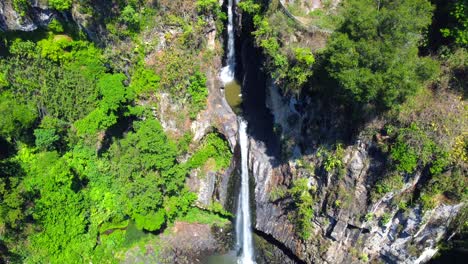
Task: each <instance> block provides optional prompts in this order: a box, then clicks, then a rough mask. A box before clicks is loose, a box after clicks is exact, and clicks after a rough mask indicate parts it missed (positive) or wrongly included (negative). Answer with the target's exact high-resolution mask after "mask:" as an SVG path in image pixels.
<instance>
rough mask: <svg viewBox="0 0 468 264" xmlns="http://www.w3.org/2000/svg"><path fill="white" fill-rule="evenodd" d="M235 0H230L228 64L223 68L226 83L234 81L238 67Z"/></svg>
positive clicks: (221, 75) (222, 75)
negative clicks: (235, 39)
mask: <svg viewBox="0 0 468 264" xmlns="http://www.w3.org/2000/svg"><path fill="white" fill-rule="evenodd" d="M233 1H237V0H229V2H228V26H227V31H228V43H227V58H226V66H224V67H223V68H222V69H221V74H220V77H221V80H222V81H223V83H224V84H227V83H230V82H232V81H234V74H235V67H236V53H235V52H236V51H235V47H234V21H233V20H234V18H233V16H234V11H233Z"/></svg>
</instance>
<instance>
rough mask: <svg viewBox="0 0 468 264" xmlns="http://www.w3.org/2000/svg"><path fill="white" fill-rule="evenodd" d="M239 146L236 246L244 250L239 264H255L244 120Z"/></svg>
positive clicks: (240, 127) (247, 139) (246, 137)
mask: <svg viewBox="0 0 468 264" xmlns="http://www.w3.org/2000/svg"><path fill="white" fill-rule="evenodd" d="M239 144H240V149H241V190H240V193H239V203H238V206H237V219H236V239H237V243H236V244H237V246H238V247H239V249H241V250H242V254H241V256H240V259H239V260H238V263H239V264H252V263H255V262H254V260H253V242H252V230H251V219H250V200H249V192H250V190H249V166H248V148H249V138H248V136H247V123H246V122H245V121H244V120H242V119H239Z"/></svg>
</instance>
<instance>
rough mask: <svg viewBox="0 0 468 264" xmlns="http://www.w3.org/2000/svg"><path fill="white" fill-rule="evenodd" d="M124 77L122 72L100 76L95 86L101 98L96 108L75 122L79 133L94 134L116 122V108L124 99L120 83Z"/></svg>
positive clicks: (123, 89) (123, 91) (124, 93)
mask: <svg viewBox="0 0 468 264" xmlns="http://www.w3.org/2000/svg"><path fill="white" fill-rule="evenodd" d="M125 79H126V77H125V75H123V74H106V75H104V76H103V77H101V79H100V80H99V82H98V84H97V86H98V89H99V93H100V95H101V96H102V99H101V101H99V106H98V108H96V109H94V110H93V111H92V112H91V113H89V115H88V116H86V117H85V118H83V119H81V120H78V121H77V122H75V126H76V128H77V131H78V134H79V135H85V134H86V135H94V134H96V133H97V132H99V131H102V130H105V129H107V128H109V127H110V126H112V125H114V124H115V123H117V118H118V116H117V110H118V109H119V107H120V106H121V104H122V103H123V102H125V101H126V92H125V87H124V85H123V83H122V81H123V80H125Z"/></svg>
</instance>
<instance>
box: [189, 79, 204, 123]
mask: <svg viewBox="0 0 468 264" xmlns="http://www.w3.org/2000/svg"><path fill="white" fill-rule="evenodd" d="M187 92H188V94H189V97H190V102H191V107H190V118H192V119H195V118H196V117H197V114H198V113H199V112H200V111H201V110H203V109H205V108H206V100H207V97H208V89H207V87H206V77H205V76H204V75H203V74H202V73H200V72H196V73H195V74H194V75H193V76H191V77H190V84H189V87H188V89H187Z"/></svg>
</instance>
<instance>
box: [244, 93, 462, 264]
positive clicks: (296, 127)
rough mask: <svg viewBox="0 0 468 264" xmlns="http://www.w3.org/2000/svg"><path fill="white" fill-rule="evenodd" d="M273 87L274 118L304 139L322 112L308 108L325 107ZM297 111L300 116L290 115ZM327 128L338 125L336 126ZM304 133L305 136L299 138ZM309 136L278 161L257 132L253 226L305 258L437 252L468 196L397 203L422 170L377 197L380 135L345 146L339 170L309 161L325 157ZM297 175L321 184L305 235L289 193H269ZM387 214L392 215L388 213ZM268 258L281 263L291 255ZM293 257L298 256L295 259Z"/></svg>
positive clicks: (418, 257) (410, 257)
mask: <svg viewBox="0 0 468 264" xmlns="http://www.w3.org/2000/svg"><path fill="white" fill-rule="evenodd" d="M267 95H268V96H267V102H266V104H267V105H268V106H269V107H270V109H271V112H272V113H273V115H274V117H275V122H277V123H278V124H280V125H281V127H282V128H283V131H287V133H288V134H289V135H291V136H293V137H294V138H296V139H299V138H301V137H302V138H303V139H305V138H304V134H305V133H303V131H304V127H305V126H306V124H309V125H310V123H311V121H314V120H315V121H317V120H318V119H319V117H318V116H311V114H310V113H319V109H318V103H317V102H313V101H314V100H312V99H311V98H308V99H306V100H305V101H304V102H306V101H308V102H309V104H307V103H306V104H302V107H306V108H310V109H308V110H307V111H304V113H307V114H304V113H302V114H301V113H299V112H298V111H297V110H296V109H295V105H296V101H295V99H293V98H286V97H282V96H281V95H280V93H279V91H278V89H277V88H276V87H275V86H274V85H273V84H270V85H269V86H268V93H267ZM302 103H303V102H302ZM314 110H315V111H314ZM291 117H294V120H296V121H295V122H293V123H291V122H288V120H290V119H291ZM331 127H333V126H331ZM322 132H323V131H322ZM301 133H302V134H301ZM328 133H329V134H333V133H335V132H334V131H333V129H331V131H329V132H328ZM301 135H302V136H301ZM298 141H301V140H296V141H295V142H296V143H297V142H298ZM309 142H310V143H309V144H310V146H311V147H310V148H307V147H306V148H305V149H304V147H302V149H303V151H301V150H300V149H301V148H299V145H301V144H300V143H297V144H294V143H293V144H292V145H291V146H289V148H290V149H291V150H292V151H290V153H289V154H288V160H289V161H288V162H279V161H278V157H271V156H268V155H266V154H265V153H267V150H266V149H265V145H264V144H263V142H260V141H258V140H255V139H251V142H250V151H249V160H250V169H251V171H252V175H253V177H254V179H255V207H256V213H255V217H256V222H255V225H254V226H255V229H257V231H258V232H260V233H262V234H266V235H269V236H271V237H272V238H274V239H275V240H277V241H279V242H280V243H282V244H283V245H285V246H286V247H287V248H288V249H289V250H290V251H291V252H293V253H294V254H295V255H296V256H298V257H299V259H301V260H302V261H304V262H305V263H359V262H366V261H367V260H368V259H380V260H383V261H385V262H389V263H423V262H425V261H427V260H429V259H430V258H431V257H432V256H433V255H434V254H435V253H436V251H437V250H436V244H437V243H438V242H439V241H440V240H441V239H442V238H443V237H444V235H445V234H446V232H447V228H448V225H449V224H450V222H451V221H452V220H453V219H454V217H455V216H456V214H457V213H458V211H459V210H460V208H461V206H462V204H444V205H440V206H438V207H437V208H435V209H433V210H430V211H425V212H423V211H422V209H421V208H420V207H419V206H416V207H414V208H408V209H406V210H399V209H398V206H396V205H395V202H396V200H397V197H398V196H399V195H402V194H404V193H408V192H409V193H411V192H413V191H414V189H415V185H416V184H417V182H418V180H419V177H420V173H416V175H415V176H414V177H411V178H409V179H407V181H406V182H405V184H404V186H403V187H402V188H401V189H399V190H395V191H393V192H389V193H386V194H385V195H384V196H383V197H382V198H380V199H378V200H376V201H372V199H371V197H370V196H371V193H370V192H371V189H372V188H371V186H370V183H371V182H372V181H373V179H374V178H375V177H379V176H380V174H381V173H382V172H383V170H384V168H383V167H384V166H385V163H384V162H383V161H382V159H381V157H379V155H378V153H377V152H376V151H375V149H376V143H375V142H374V141H373V140H372V138H369V137H368V136H365V135H360V136H358V137H357V139H356V140H355V143H354V144H351V145H349V146H348V147H346V148H345V150H344V157H343V165H344V166H343V168H344V171H343V173H342V175H341V176H337V175H333V174H331V173H328V172H327V171H325V170H324V169H323V168H320V167H316V169H314V170H311V169H305V168H304V165H303V164H302V163H303V162H304V161H305V162H310V163H314V162H315V161H317V160H318V159H319V157H318V156H319V155H318V152H317V151H316V149H315V150H314V147H313V143H312V141H309ZM302 143H303V142H302ZM306 145H307V144H306ZM308 153H310V154H308ZM299 160H302V161H301V162H299ZM298 177H300V178H303V177H305V178H307V179H309V183H310V184H311V185H312V186H314V187H313V188H315V189H316V190H317V191H316V194H315V200H314V212H315V214H314V215H315V216H314V217H313V218H312V219H310V221H311V222H312V223H313V226H314V228H313V230H314V231H313V234H312V236H311V238H310V239H309V240H307V241H303V240H301V239H300V238H299V237H298V236H297V234H296V232H295V225H294V223H293V222H292V219H293V217H291V216H292V215H291V202H292V201H291V200H289V199H288V198H286V199H277V200H273V199H272V196H271V193H272V192H274V191H275V189H277V188H278V187H281V186H289V185H290V184H291V182H292V181H293V179H295V178H298ZM366 216H372V217H366ZM382 217H385V218H387V219H386V220H385V221H382ZM379 219H380V220H379ZM270 261H271V262H270V263H280V262H284V261H285V260H284V259H283V260H281V261H278V260H277V259H276V260H275V259H273V260H270ZM289 262H291V263H293V261H292V260H289Z"/></svg>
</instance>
